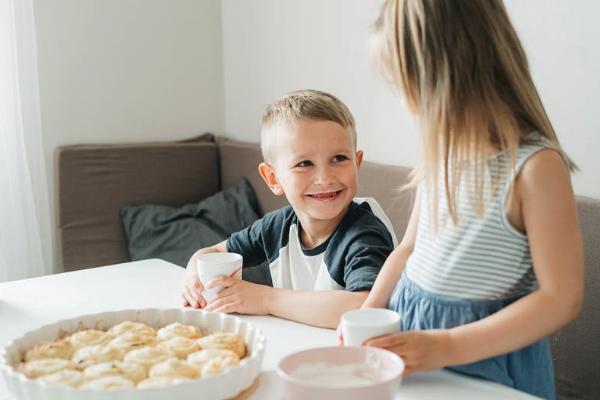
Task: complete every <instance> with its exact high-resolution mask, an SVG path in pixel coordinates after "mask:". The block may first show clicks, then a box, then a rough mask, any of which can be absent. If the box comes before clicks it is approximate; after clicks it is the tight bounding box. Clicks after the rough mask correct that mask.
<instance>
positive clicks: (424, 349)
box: [363, 329, 454, 376]
mask: <svg viewBox="0 0 600 400" xmlns="http://www.w3.org/2000/svg"><path fill="white" fill-rule="evenodd" d="M363 344H364V345H365V346H373V347H380V348H383V349H386V350H389V351H391V352H393V353H396V354H398V355H399V356H400V357H402V359H403V360H404V363H405V364H406V369H405V375H406V376H408V375H410V374H412V373H413V372H420V371H429V370H433V369H438V368H442V367H445V366H447V365H451V364H453V362H452V360H453V359H454V358H453V355H452V354H453V352H454V345H453V342H452V339H451V335H450V334H449V333H448V331H447V330H444V329H439V330H426V331H407V332H401V333H393V334H390V335H384V336H378V337H376V338H372V339H369V340H366V341H365V343H363Z"/></svg>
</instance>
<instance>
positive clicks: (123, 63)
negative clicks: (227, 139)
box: [34, 0, 224, 204]
mask: <svg viewBox="0 0 600 400" xmlns="http://www.w3.org/2000/svg"><path fill="white" fill-rule="evenodd" d="M34 7H35V8H34V11H35V16H36V29H37V46H38V70H39V86H40V98H41V101H40V102H41V118H42V131H43V138H44V139H43V140H44V149H45V162H46V166H47V169H48V180H49V183H48V186H49V189H50V192H51V193H50V200H51V204H52V199H53V196H54V194H53V188H54V171H53V164H52V159H53V152H54V150H55V148H56V147H57V146H60V145H65V144H75V143H117V142H140V141H148V140H177V139H183V138H188V137H190V136H192V135H196V134H199V133H202V132H205V131H212V132H215V133H222V132H223V130H224V115H223V109H224V104H223V67H222V42H221V35H222V34H221V2H220V1H214V0H168V1H167V0H52V1H47V0H36V1H35V3H34Z"/></svg>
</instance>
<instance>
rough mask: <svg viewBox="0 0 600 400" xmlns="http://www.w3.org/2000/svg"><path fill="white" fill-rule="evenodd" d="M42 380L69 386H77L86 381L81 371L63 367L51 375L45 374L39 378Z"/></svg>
mask: <svg viewBox="0 0 600 400" xmlns="http://www.w3.org/2000/svg"><path fill="white" fill-rule="evenodd" d="M38 379H39V380H40V381H44V382H48V383H50V384H52V385H58V386H67V387H72V388H76V387H77V386H79V385H81V384H82V383H83V381H84V378H83V374H82V373H81V371H77V370H74V369H63V370H61V371H58V372H54V373H52V374H49V375H44V376H41V377H39V378H38Z"/></svg>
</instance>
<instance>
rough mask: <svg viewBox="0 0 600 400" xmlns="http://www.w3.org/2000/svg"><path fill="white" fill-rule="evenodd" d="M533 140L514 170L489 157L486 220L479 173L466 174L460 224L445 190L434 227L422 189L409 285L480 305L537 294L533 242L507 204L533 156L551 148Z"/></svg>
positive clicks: (502, 158) (504, 160)
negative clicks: (477, 195) (477, 193)
mask: <svg viewBox="0 0 600 400" xmlns="http://www.w3.org/2000/svg"><path fill="white" fill-rule="evenodd" d="M532 137H534V138H539V140H538V141H537V143H535V144H526V145H521V146H520V147H519V149H518V153H517V158H516V165H515V166H514V167H511V166H510V157H509V155H508V154H507V153H506V152H500V153H498V154H496V155H494V156H492V157H490V158H488V160H487V163H488V168H487V171H486V173H485V176H486V179H485V183H484V199H487V200H484V201H485V208H484V214H483V217H480V216H478V215H477V212H476V211H475V210H476V209H475V207H474V205H473V200H472V199H473V198H474V196H473V192H474V190H475V185H474V178H473V170H474V168H473V170H469V169H467V170H466V171H465V172H464V173H463V174H462V177H461V181H460V186H459V190H458V192H457V198H456V209H457V215H458V223H457V224H456V225H455V224H454V223H453V222H452V220H451V218H450V215H449V213H448V206H447V201H446V196H445V195H444V193H445V192H444V191H443V186H440V190H439V208H438V215H437V220H438V224H437V228H436V227H435V224H433V221H432V218H433V215H432V213H431V207H430V206H429V197H430V196H428V193H427V190H426V189H425V187H424V185H421V187H420V188H419V190H420V191H421V204H420V214H419V225H418V229H417V236H416V242H415V247H414V250H413V253H412V254H411V255H410V257H409V258H408V260H407V263H406V269H405V271H406V275H407V277H408V278H409V279H410V280H412V281H413V282H414V283H415V284H417V285H418V286H420V287H421V288H422V289H424V290H426V291H429V292H432V293H436V294H439V295H442V296H450V297H459V298H468V299H478V300H479V299H505V298H509V297H513V296H519V295H524V294H527V293H529V292H531V291H532V290H534V289H535V287H536V278H535V274H534V272H533V266H532V260H531V252H530V248H529V241H528V239H527V236H526V235H525V234H523V233H521V232H520V231H518V230H517V229H515V228H514V227H513V226H512V224H511V223H510V222H509V221H508V218H507V216H506V211H507V208H506V206H507V204H506V200H507V196H508V193H509V189H510V187H511V185H512V183H513V181H514V177H516V176H517V174H518V173H519V171H520V170H521V168H522V167H523V165H524V164H525V162H526V161H527V160H528V159H529V158H530V157H531V156H532V155H534V154H535V153H536V152H538V151H539V150H542V149H544V148H548V147H550V146H549V145H548V144H546V143H545V142H544V141H543V139H542V138H541V136H540V135H539V134H536V133H534V134H531V135H530V136H529V138H532ZM492 182H493V183H492ZM442 185H443V183H442ZM493 188H496V189H495V190H494V189H493Z"/></svg>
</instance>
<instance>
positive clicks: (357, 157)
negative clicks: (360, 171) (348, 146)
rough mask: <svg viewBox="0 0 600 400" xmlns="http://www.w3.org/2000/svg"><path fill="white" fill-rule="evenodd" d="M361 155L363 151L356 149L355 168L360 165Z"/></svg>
mask: <svg viewBox="0 0 600 400" xmlns="http://www.w3.org/2000/svg"><path fill="white" fill-rule="evenodd" d="M363 156H364V153H363V152H362V150H358V151H357V152H356V168H358V167H360V166H361V165H362V162H363Z"/></svg>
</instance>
